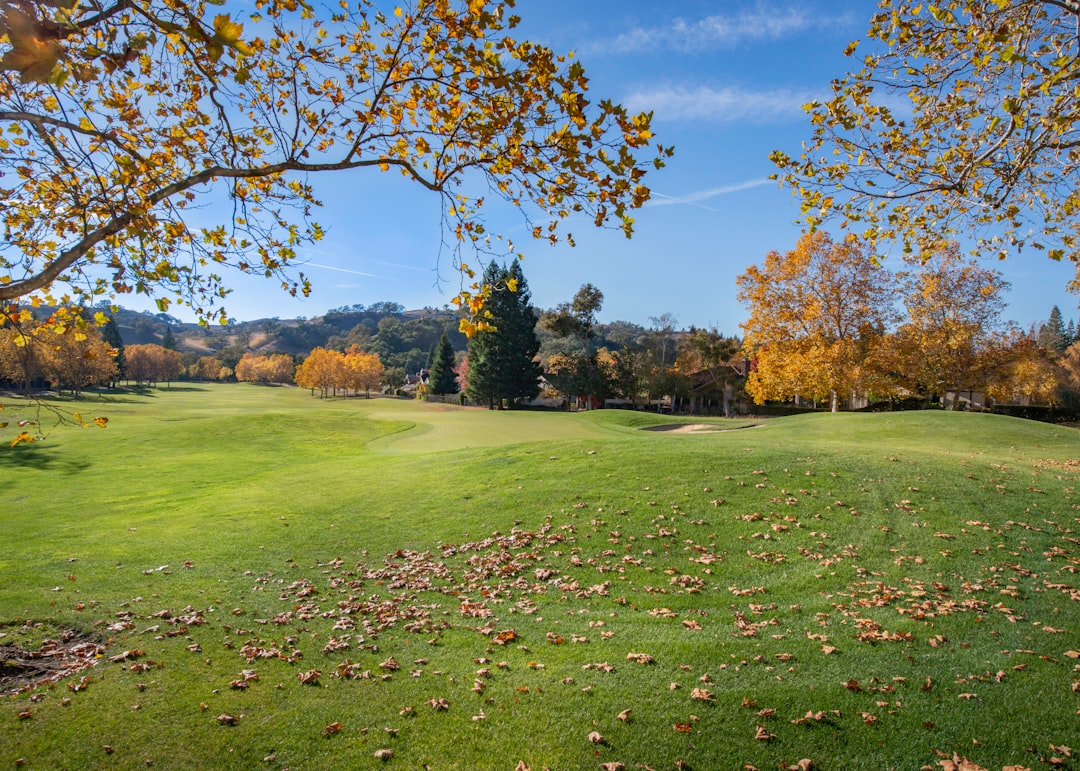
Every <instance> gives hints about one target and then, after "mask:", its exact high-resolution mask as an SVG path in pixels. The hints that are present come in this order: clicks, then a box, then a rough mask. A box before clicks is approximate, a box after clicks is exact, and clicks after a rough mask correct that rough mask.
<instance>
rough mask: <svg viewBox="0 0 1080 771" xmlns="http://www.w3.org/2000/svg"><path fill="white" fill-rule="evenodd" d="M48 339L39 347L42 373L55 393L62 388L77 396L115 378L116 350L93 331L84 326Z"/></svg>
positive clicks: (98, 332) (95, 329)
mask: <svg viewBox="0 0 1080 771" xmlns="http://www.w3.org/2000/svg"><path fill="white" fill-rule="evenodd" d="M51 337H52V339H51V340H50V341H49V344H48V345H46V346H44V347H43V348H44V351H43V352H44V359H45V371H46V377H48V379H49V380H51V381H52V382H53V383H54V384H55V387H56V389H57V390H62V389H63V388H65V387H66V388H67V389H68V390H70V391H71V392H72V393H73V394H74V395H75V396H78V395H79V394H80V393H82V391H83V389H84V388H89V387H91V386H97V385H102V384H103V383H108V382H110V381H111V380H113V379H114V378H115V377H116V375H117V371H118V367H117V364H116V353H117V352H116V349H114V348H113V347H112V346H110V345H109V344H108V343H106V342H105V341H104V340H103V339H102V337H101V332H100V331H98V329H97V328H95V327H93V326H88V327H86V328H85V329H82V330H77V331H74V332H72V333H70V334H60V335H57V334H53V335H52V336H51Z"/></svg>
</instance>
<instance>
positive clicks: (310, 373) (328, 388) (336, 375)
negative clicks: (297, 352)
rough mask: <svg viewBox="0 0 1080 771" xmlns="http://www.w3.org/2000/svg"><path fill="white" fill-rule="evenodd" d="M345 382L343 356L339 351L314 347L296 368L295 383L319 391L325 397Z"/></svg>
mask: <svg viewBox="0 0 1080 771" xmlns="http://www.w3.org/2000/svg"><path fill="white" fill-rule="evenodd" d="M344 383H345V356H344V354H342V353H341V352H340V351H329V350H327V349H325V348H322V347H317V348H315V349H314V350H313V351H312V352H311V353H309V354H308V356H307V358H306V359H304V361H303V362H302V363H301V364H300V366H299V367H297V368H296V384H297V385H298V386H300V387H301V388H307V389H310V390H311V392H312V394H314V393H315V391H318V392H319V398H323V399H325V398H326V397H327V396H328V395H330V393H331V392H333V393H334V394H336V393H337V391H338V389H339V388H343V387H344Z"/></svg>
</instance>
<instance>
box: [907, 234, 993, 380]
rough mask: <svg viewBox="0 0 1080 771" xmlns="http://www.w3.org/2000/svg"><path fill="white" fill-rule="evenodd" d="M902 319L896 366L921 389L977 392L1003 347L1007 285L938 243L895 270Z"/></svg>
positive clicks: (988, 270) (990, 272) (987, 271)
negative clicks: (921, 258)
mask: <svg viewBox="0 0 1080 771" xmlns="http://www.w3.org/2000/svg"><path fill="white" fill-rule="evenodd" d="M900 283H901V287H902V295H903V298H904V305H905V307H906V309H907V320H906V322H905V323H904V324H902V325H901V326H900V328H899V329H898V330H897V337H898V339H899V345H900V348H901V358H900V363H899V365H898V367H899V369H900V371H901V372H902V374H903V377H904V380H905V382H906V384H907V385H908V387H909V389H911V390H912V391H915V392H917V393H922V394H937V395H943V394H944V392H945V391H976V390H981V389H983V388H984V387H985V386H987V385H988V384H989V381H990V379H991V377H992V374H993V371H994V369H995V367H996V366H997V365H998V364H999V363H1000V353H1001V351H1002V349H1003V348H1005V347H1007V345H1006V341H1005V340H1004V338H1003V337H1001V336H1000V335H999V334H998V333H1000V332H1001V331H1002V322H1001V313H1002V311H1003V310H1004V308H1005V300H1004V297H1003V294H1004V292H1005V291H1006V290H1007V289H1008V286H1009V285H1008V283H1007V282H1005V281H1004V280H1003V279H1002V277H1001V274H1000V273H999V272H998V271H996V270H991V269H989V268H984V267H981V266H980V265H979V264H978V263H977V262H975V261H974V260H969V259H966V258H964V257H963V255H961V254H960V251H959V249H958V247H957V246H956V245H955V244H950V245H948V246H941V247H939V248H937V249H936V250H935V251H934V252H932V253H931V254H930V255H929V256H928V258H927V259H926V261H925V262H924V263H921V264H917V265H916V267H915V268H914V269H913V270H911V271H906V272H903V273H901V275H900Z"/></svg>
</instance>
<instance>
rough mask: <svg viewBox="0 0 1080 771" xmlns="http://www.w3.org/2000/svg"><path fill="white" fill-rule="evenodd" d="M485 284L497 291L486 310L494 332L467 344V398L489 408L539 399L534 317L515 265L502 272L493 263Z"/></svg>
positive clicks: (537, 346) (527, 289)
mask: <svg viewBox="0 0 1080 771" xmlns="http://www.w3.org/2000/svg"><path fill="white" fill-rule="evenodd" d="M484 280H485V281H486V282H488V283H490V284H492V285H493V286H496V287H498V288H497V289H496V291H494V292H493V293H492V295H491V297H490V299H489V300H488V302H487V304H486V306H485V308H486V310H487V311H489V312H490V313H491V318H490V319H489V321H490V322H491V323H492V324H493V325H494V326H495V331H484V332H479V333H477V335H476V336H475V337H473V338H472V340H471V341H470V342H469V398H471V399H472V400H474V401H476V402H480V403H481V404H487V405H488V406H489V407H495V406H499V405H501V404H502V402H503V401H504V400H505V401H506V403H507V406H513V405H514V404H515V403H516V402H518V401H522V400H528V399H534V398H535V397H536V395H537V394H538V393H540V373H541V369H540V363H539V362H537V361H536V354H537V353H538V352H539V351H540V340H539V339H538V338H537V336H536V312H535V311H534V309H533V307H532V305H531V304H530V302H529V299H530V294H529V287H528V284H527V283H526V281H525V277H524V275H522V272H521V266H520V265H519V264H518V263H517V262H514V263H512V264H511V265H510V266H509V267H506V268H501V267H499V265H497V264H496V263H495V262H494V261H492V263H491V264H490V265H488V267H487V270H485V271H484Z"/></svg>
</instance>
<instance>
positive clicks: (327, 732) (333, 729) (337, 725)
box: [322, 720, 342, 736]
mask: <svg viewBox="0 0 1080 771" xmlns="http://www.w3.org/2000/svg"><path fill="white" fill-rule="evenodd" d="M341 727H342V726H341V721H340V720H338V721H335V722H333V723H331V724H330V725H328V726H327V727H326V728H324V729H323V730H322V732H323V736H333V735H334V734H336V733H338V732H339V731H341Z"/></svg>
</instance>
